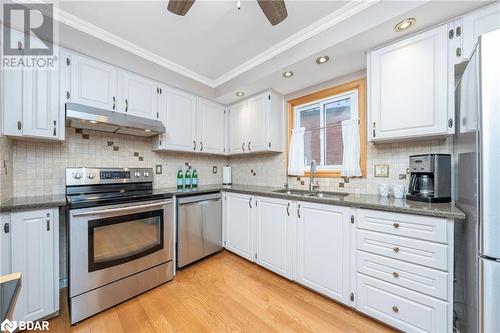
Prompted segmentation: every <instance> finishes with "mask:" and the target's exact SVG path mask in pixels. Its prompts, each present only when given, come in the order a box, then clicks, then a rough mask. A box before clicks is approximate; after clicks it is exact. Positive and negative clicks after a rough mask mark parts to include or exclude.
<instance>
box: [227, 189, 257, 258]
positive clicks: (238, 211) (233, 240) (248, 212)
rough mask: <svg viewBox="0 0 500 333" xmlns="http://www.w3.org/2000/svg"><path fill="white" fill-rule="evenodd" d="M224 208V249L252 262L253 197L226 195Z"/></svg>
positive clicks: (237, 194)
mask: <svg viewBox="0 0 500 333" xmlns="http://www.w3.org/2000/svg"><path fill="white" fill-rule="evenodd" d="M224 207H225V208H224V209H225V214H224V216H225V219H224V236H225V237H224V239H225V247H226V249H228V250H229V251H231V252H234V253H236V254H238V255H240V256H242V257H244V258H246V259H248V260H252V261H253V260H254V250H253V229H254V207H255V199H254V197H253V196H251V195H246V194H239V193H226V194H225V203H224Z"/></svg>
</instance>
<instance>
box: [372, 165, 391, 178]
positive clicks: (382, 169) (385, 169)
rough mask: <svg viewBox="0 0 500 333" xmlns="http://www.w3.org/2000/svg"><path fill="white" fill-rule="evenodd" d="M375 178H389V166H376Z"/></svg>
mask: <svg viewBox="0 0 500 333" xmlns="http://www.w3.org/2000/svg"><path fill="white" fill-rule="evenodd" d="M375 177H384V178H387V177H389V164H375Z"/></svg>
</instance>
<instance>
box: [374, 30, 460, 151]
mask: <svg viewBox="0 0 500 333" xmlns="http://www.w3.org/2000/svg"><path fill="white" fill-rule="evenodd" d="M448 63H449V61H448V27H447V25H442V26H439V27H436V28H434V29H431V30H427V31H424V32H422V33H419V34H416V35H413V36H410V37H408V38H405V39H403V40H400V41H398V42H395V43H392V44H390V45H387V46H385V47H382V48H379V49H376V50H374V51H371V52H369V53H368V116H369V133H368V134H369V137H370V140H371V141H384V140H398V139H411V138H420V137H433V136H440V135H446V134H451V133H452V132H453V122H454V110H449V108H448V96H449V95H448V89H453V87H449V81H448V75H449V71H448Z"/></svg>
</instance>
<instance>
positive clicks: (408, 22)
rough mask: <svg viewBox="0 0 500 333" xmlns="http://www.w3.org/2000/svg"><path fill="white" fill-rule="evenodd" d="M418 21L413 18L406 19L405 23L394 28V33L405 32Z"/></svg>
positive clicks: (402, 22)
mask: <svg viewBox="0 0 500 333" xmlns="http://www.w3.org/2000/svg"><path fill="white" fill-rule="evenodd" d="M416 21H417V20H416V19H415V18H413V17H408V18H405V19H404V20H403V21H401V22H399V23H398V24H396V25H395V26H394V31H396V32H401V31H404V30H406V29H408V28H409V27H411V26H412V25H414V24H415V22H416Z"/></svg>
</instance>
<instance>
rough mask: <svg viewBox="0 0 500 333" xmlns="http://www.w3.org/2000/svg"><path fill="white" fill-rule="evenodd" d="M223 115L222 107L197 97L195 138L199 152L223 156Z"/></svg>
mask: <svg viewBox="0 0 500 333" xmlns="http://www.w3.org/2000/svg"><path fill="white" fill-rule="evenodd" d="M224 113H225V110H224V106H223V105H220V104H217V103H214V102H212V101H209V100H207V99H204V98H201V97H198V109H197V110H196V137H197V139H198V150H199V151H200V152H205V153H212V154H224V152H225V147H224V131H225V126H224V125H225V124H224V120H225V117H224Z"/></svg>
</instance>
